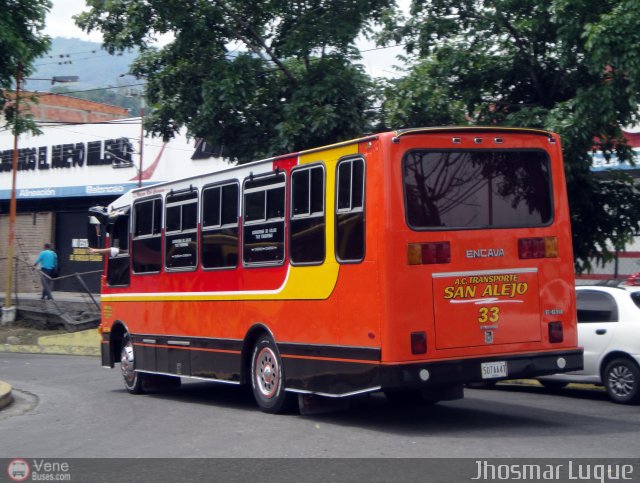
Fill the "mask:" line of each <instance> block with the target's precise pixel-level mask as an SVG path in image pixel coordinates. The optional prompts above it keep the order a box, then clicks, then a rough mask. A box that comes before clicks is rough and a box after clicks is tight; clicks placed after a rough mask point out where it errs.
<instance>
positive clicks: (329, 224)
mask: <svg viewBox="0 0 640 483" xmlns="http://www.w3.org/2000/svg"><path fill="white" fill-rule="evenodd" d="M357 153H358V145H357V144H351V145H348V146H341V147H337V148H333V149H328V150H326V151H318V152H313V153H310V154H305V155H301V156H300V158H299V164H300V165H303V164H311V163H315V162H323V163H324V165H325V169H326V194H325V196H326V198H325V203H326V206H325V216H326V218H325V220H326V238H325V240H326V258H325V261H324V263H323V264H322V265H313V266H297V267H294V266H290V267H289V269H288V273H287V278H286V279H285V282H284V284H283V285H282V286H281V287H280V288H278V289H275V290H252V291H246V292H242V291H237V292H235V291H234V292H203V293H193V292H191V293H180V292H171V293H149V294H140V293H138V294H103V295H102V300H104V301H109V302H150V301H158V300H167V301H207V300H212V301H213V300H218V301H223V300H301V299H306V300H309V299H311V300H322V299H327V298H329V296H330V295H331V293H332V292H333V289H334V288H335V286H336V283H337V281H338V272H339V270H340V265H339V264H338V262H337V261H336V257H335V243H334V240H335V198H336V196H335V185H336V183H335V178H336V166H337V164H338V160H340V158H343V157H344V156H349V155H353V154H357ZM166 276H170V275H166Z"/></svg>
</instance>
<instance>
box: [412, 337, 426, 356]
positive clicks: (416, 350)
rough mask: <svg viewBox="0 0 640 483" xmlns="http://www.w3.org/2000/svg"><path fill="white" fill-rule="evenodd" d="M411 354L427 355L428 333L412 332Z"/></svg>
mask: <svg viewBox="0 0 640 483" xmlns="http://www.w3.org/2000/svg"><path fill="white" fill-rule="evenodd" d="M411 353H412V354H426V353H427V333H426V332H411Z"/></svg>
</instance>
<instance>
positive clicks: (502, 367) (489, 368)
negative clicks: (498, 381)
mask: <svg viewBox="0 0 640 483" xmlns="http://www.w3.org/2000/svg"><path fill="white" fill-rule="evenodd" d="M480 369H481V371H482V379H494V378H496V377H507V363H506V361H499V362H483V363H482V364H480Z"/></svg>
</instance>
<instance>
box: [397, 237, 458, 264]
mask: <svg viewBox="0 0 640 483" xmlns="http://www.w3.org/2000/svg"><path fill="white" fill-rule="evenodd" d="M407 260H408V263H409V265H430V264H435V263H449V262H451V245H450V244H449V242H431V243H409V245H408V246H407Z"/></svg>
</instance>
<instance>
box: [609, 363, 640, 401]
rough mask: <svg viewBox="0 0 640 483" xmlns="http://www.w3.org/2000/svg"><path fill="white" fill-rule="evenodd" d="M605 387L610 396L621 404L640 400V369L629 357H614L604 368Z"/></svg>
mask: <svg viewBox="0 0 640 483" xmlns="http://www.w3.org/2000/svg"><path fill="white" fill-rule="evenodd" d="M602 379H603V383H604V387H605V388H606V389H607V393H608V394H609V397H610V398H611V399H612V400H613V401H614V402H616V403H619V404H638V403H639V402H640V369H638V366H637V365H636V364H635V363H633V362H631V361H630V360H628V359H614V360H613V361H611V362H610V363H609V364H607V367H606V368H605V370H604V374H603V378H602Z"/></svg>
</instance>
